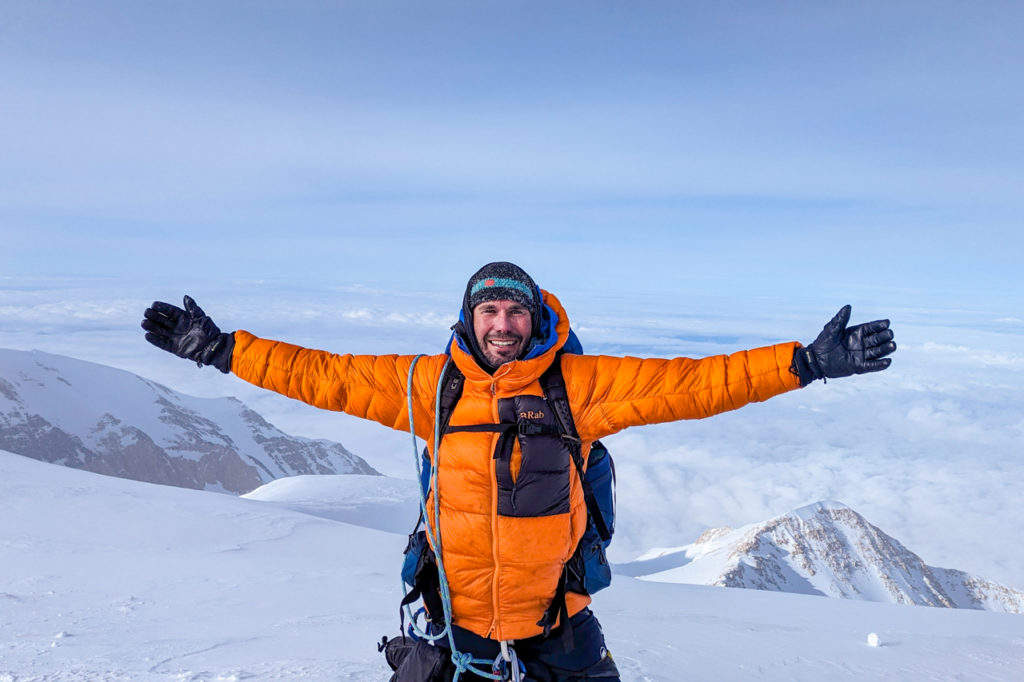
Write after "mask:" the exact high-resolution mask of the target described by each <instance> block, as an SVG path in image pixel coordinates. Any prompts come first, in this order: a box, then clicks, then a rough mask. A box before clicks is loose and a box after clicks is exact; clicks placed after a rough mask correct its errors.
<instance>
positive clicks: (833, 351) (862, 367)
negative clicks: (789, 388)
mask: <svg viewBox="0 0 1024 682" xmlns="http://www.w3.org/2000/svg"><path fill="white" fill-rule="evenodd" d="M850 310H851V308H850V306H848V305H845V306H843V307H842V308H841V309H840V310H839V312H838V313H836V316H835V317H833V318H832V321H831V322H829V323H828V324H826V325H825V328H824V329H822V330H821V333H820V334H818V338H816V339H814V341H813V343H811V344H810V345H808V346H805V347H804V348H797V349H796V352H795V353H793V364H792V365H790V368H789V371H790V372H792V373H793V374H796V375H798V376H799V377H800V385H801V386H806V385H807V384H809V383H811V382H812V381H814V380H815V379H825V378H828V379H838V378H839V377H848V376H850V375H851V374H864V373H866V372H881V371H882V370H883V369H885V368H886V367H888V366H889V365H890V364H891V363H892V360H891V359H890V358H887V357H885V356H886V355H889V354H890V353H892V352H893V351H895V350H896V344H895V343H893V340H892V338H893V334H892V330H891V329H889V320H875V321H874V322H867V323H865V324H858V325H856V326H853V327H847V326H846V324H847V323H848V322H849V321H850Z"/></svg>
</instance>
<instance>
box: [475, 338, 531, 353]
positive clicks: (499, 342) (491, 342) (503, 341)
mask: <svg viewBox="0 0 1024 682" xmlns="http://www.w3.org/2000/svg"><path fill="white" fill-rule="evenodd" d="M484 340H485V341H486V342H487V345H488V346H491V347H492V348H494V350H495V351H507V350H512V349H514V348H515V347H516V346H518V345H519V344H521V343H522V341H523V340H522V339H521V338H511V339H508V338H499V339H495V338H487V339H484Z"/></svg>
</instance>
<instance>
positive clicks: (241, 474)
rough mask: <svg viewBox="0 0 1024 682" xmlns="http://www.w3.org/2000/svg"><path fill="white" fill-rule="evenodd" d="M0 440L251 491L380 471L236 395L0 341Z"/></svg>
mask: <svg viewBox="0 0 1024 682" xmlns="http://www.w3.org/2000/svg"><path fill="white" fill-rule="evenodd" d="M0 447H2V448H5V449H7V450H10V451H12V452H17V453H18V454H22V455H26V456H28V457H33V458H35V459H40V460H43V461H47V462H56V463H59V464H64V465H66V466H72V467H76V468H80V469H86V470H88V471H94V472H97V473H103V474H110V475H113V476H120V477H122V478H131V479H135V480H140V481H147V482H150V483H163V484H167V485H177V486H181V487H185V488H196V489H200V490H218V491H226V492H233V493H240V492H247V491H250V490H253V489H254V488H256V487H258V486H259V485H261V484H263V483H266V482H268V481H271V480H274V479H275V478H279V477H282V476H294V475H297V474H342V473H359V474H376V473H377V472H376V471H375V470H374V469H373V468H372V467H371V466H370V465H369V464H367V463H366V462H365V461H363V460H362V459H361V458H360V457H357V456H356V455H354V454H352V453H351V452H349V451H348V450H346V449H345V448H344V447H343V446H341V445H340V444H338V443H334V442H331V441H326V440H311V439H308V438H299V437H296V436H290V435H288V434H285V433H283V432H282V431H280V430H279V429H277V428H276V427H274V425H272V424H270V423H269V422H267V421H266V420H265V419H263V417H261V416H260V415H259V414H257V413H256V412H255V411H253V410H251V409H249V408H248V407H247V406H246V405H245V404H243V403H242V402H240V401H239V400H236V399H234V398H219V399H212V400H211V399H202V398H194V397H192V396H187V395H184V394H181V393H177V392H175V391H172V390H171V389H169V388H167V387H165V386H162V385H160V384H157V383H154V382H152V381H149V380H147V379H143V378H142V377H140V376H137V375H135V374H132V373H130V372H125V371H123V370H118V369H114V368H112V367H107V366H104V365H100V364H96V363H91V362H84V361H82V360H76V359H74V358H69V357H65V356H60V355H52V354H49V353H42V352H38V351H33V352H24V351H14V350H5V349H0Z"/></svg>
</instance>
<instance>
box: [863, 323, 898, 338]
mask: <svg viewBox="0 0 1024 682" xmlns="http://www.w3.org/2000/svg"><path fill="white" fill-rule="evenodd" d="M857 326H858V327H860V328H861V329H862V330H863V333H864V335H865V336H866V335H868V334H877V333H878V332H882V331H885V330H886V329H889V320H872V321H871V322H865V323H864V324H859V325H857ZM890 333H891V332H890Z"/></svg>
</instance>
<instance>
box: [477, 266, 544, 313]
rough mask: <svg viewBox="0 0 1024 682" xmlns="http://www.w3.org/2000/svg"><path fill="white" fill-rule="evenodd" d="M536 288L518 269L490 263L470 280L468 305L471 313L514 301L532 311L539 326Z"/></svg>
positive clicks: (529, 278) (538, 303) (524, 273)
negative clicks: (494, 303) (489, 304)
mask: <svg viewBox="0 0 1024 682" xmlns="http://www.w3.org/2000/svg"><path fill="white" fill-rule="evenodd" d="M538 296H539V294H538V291H537V285H536V283H534V281H533V278H532V277H530V276H529V275H528V274H526V271H525V270H523V269H522V268H521V267H519V266H518V265H514V264H512V263H506V262H504V261H499V262H497V263H488V264H487V265H485V266H483V267H482V268H480V269H479V270H477V271H476V274H474V275H473V276H472V277H470V278H469V284H467V285H466V304H467V305H468V307H469V310H473V308H475V307H476V306H478V305H480V304H481V303H483V302H484V301H515V302H516V303H518V304H519V305H521V306H523V307H524V308H526V309H527V310H529V311H530V315H532V316H533V320H534V321H535V322H536V321H537V319H538V317H539V315H538V314H539V313H540V300H539V299H538Z"/></svg>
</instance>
